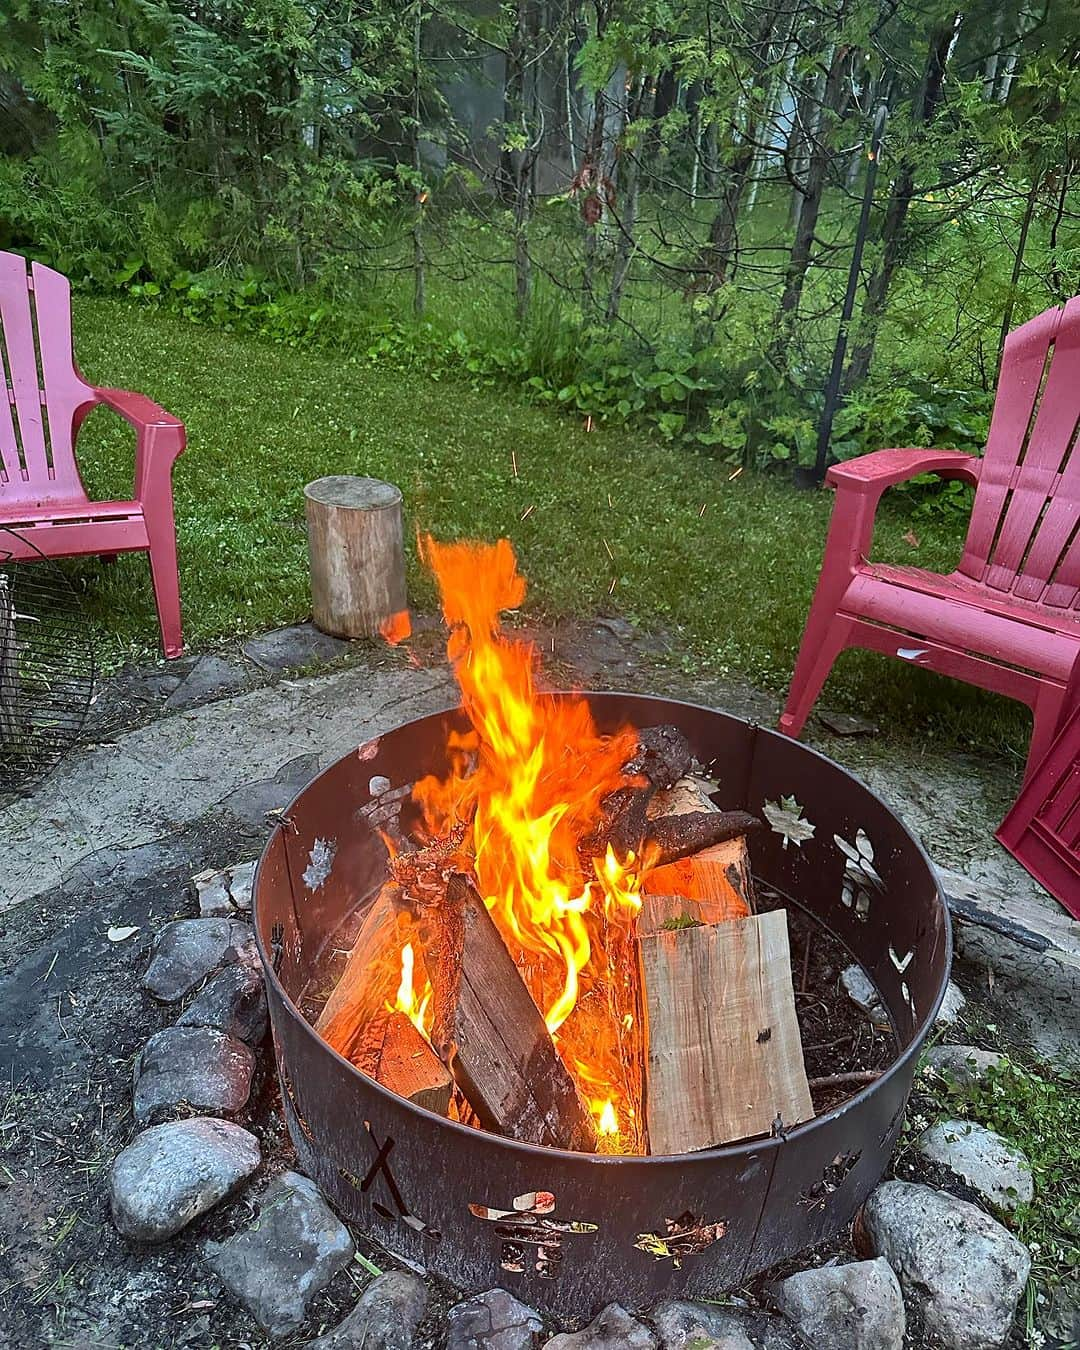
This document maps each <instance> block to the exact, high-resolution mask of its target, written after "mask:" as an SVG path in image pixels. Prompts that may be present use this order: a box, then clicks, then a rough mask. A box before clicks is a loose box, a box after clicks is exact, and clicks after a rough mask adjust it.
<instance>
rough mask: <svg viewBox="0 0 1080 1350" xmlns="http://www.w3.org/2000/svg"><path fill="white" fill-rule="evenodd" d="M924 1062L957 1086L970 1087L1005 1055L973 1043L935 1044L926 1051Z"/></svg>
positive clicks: (999, 1062)
mask: <svg viewBox="0 0 1080 1350" xmlns="http://www.w3.org/2000/svg"><path fill="white" fill-rule="evenodd" d="M926 1063H927V1066H928V1068H930V1069H931V1070H932V1071H933V1072H934V1073H936V1074H937V1075H938V1076H939V1077H941V1078H944V1079H945V1080H946V1081H947V1082H948V1083H949V1084H950V1085H953V1086H955V1087H959V1088H966V1087H971V1086H972V1085H973V1084H975V1083H979V1082H982V1080H983V1079H984V1078H985V1077H986V1076H987V1074H989V1073H990V1071H991V1070H992V1069H998V1068H1000V1067H1001V1065H1002V1064H1004V1063H1005V1056H1004V1055H999V1054H997V1053H996V1052H995V1051H993V1050H979V1049H978V1048H977V1047H976V1046H974V1045H935V1046H933V1047H932V1048H931V1049H929V1050H927V1052H926Z"/></svg>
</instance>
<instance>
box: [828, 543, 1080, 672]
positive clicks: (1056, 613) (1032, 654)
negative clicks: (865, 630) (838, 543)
mask: <svg viewBox="0 0 1080 1350" xmlns="http://www.w3.org/2000/svg"><path fill="white" fill-rule="evenodd" d="M839 610H840V612H841V613H842V614H846V615H849V616H851V617H852V618H861V619H868V620H870V621H871V622H873V623H875V624H881V625H885V626H886V627H889V628H895V629H897V630H898V631H900V632H902V633H907V634H910V635H911V636H912V637H915V638H923V639H924V640H927V641H929V642H930V643H931V644H933V643H946V644H948V645H949V646H951V647H954V648H956V649H957V650H959V651H966V652H976V653H978V654H979V655H981V656H986V657H989V658H991V659H992V660H994V661H996V662H998V663H1003V664H1007V665H1010V666H1015V667H1017V668H1018V669H1021V670H1032V671H1038V672H1039V673H1041V674H1044V675H1048V676H1050V677H1051V678H1052V679H1054V680H1059V681H1061V682H1062V683H1065V682H1066V681H1067V680H1068V678H1069V673H1070V671H1071V669H1072V663H1073V661H1074V660H1075V659H1076V657H1077V655H1078V652H1080V616H1078V615H1077V614H1076V612H1075V611H1073V610H1062V609H1055V608H1053V607H1051V606H1049V605H1039V604H1036V603H1033V602H1032V601H1027V600H1018V599H1017V598H1016V597H1015V596H1012V595H1007V594H1003V593H1002V592H1001V591H995V590H991V589H990V588H989V587H988V586H983V585H981V584H980V583H979V582H977V581H973V580H972V579H971V578H970V577H966V576H963V575H962V574H959V573H956V572H953V573H951V574H949V575H948V576H942V575H940V574H939V573H937V572H928V571H925V570H924V569H922V568H919V567H904V566H894V565H891V564H886V563H865V564H863V565H862V566H861V567H859V568H857V569H856V572H855V575H854V577H853V578H852V580H851V583H850V584H849V586H848V588H847V591H846V592H845V594H844V598H843V600H842V601H841V603H840V606H839Z"/></svg>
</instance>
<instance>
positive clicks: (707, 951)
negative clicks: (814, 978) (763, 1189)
mask: <svg viewBox="0 0 1080 1350" xmlns="http://www.w3.org/2000/svg"><path fill="white" fill-rule="evenodd" d="M638 950H639V953H640V961H641V989H642V1005H643V1010H644V1014H645V1035H646V1079H647V1089H646V1099H645V1105H646V1121H647V1124H648V1132H649V1148H650V1151H651V1152H652V1153H653V1154H673V1153H686V1152H690V1151H692V1150H694V1149H701V1148H709V1147H712V1146H714V1145H717V1144H723V1143H728V1142H730V1141H732V1140H736V1139H748V1138H751V1137H753V1136H755V1135H762V1134H768V1133H769V1132H770V1130H772V1129H773V1128H774V1126H777V1125H778V1124H779V1126H790V1125H794V1124H797V1123H798V1122H799V1121H802V1120H809V1119H810V1117H811V1116H812V1115H813V1114H814V1108H813V1105H812V1103H811V1100H810V1090H809V1087H808V1086H807V1082H806V1069H805V1067H804V1065H803V1055H802V1044H801V1042H800V1039H799V1026H798V1021H797V1020H796V1016H795V994H794V989H793V987H792V980H791V957H790V952H789V948H788V936H787V915H786V914H785V913H784V911H783V910H773V911H771V912H770V913H768V914H760V915H750V916H748V917H747V918H743V919H735V920H732V921H731V922H729V923H718V924H707V923H706V924H699V925H697V926H695V927H690V928H677V929H673V930H663V929H661V930H660V931H657V932H653V933H645V934H644V935H643V936H641V937H640V938H639V943H638Z"/></svg>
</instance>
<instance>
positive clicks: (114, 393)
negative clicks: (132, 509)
mask: <svg viewBox="0 0 1080 1350" xmlns="http://www.w3.org/2000/svg"><path fill="white" fill-rule="evenodd" d="M94 393H95V394H96V396H97V401H98V402H99V403H103V404H104V405H105V407H106V408H111V409H112V410H113V412H115V413H119V415H120V416H121V417H122V418H123V419H124V421H125V422H128V423H130V424H131V426H133V427H134V428H135V433H136V437H137V439H136V442H135V497H136V499H137V500H138V501H142V500H143V498H144V497H145V495H146V493H147V490H148V489H149V488H150V487H151V486H152V484H153V483H154V481H155V479H156V476H157V474H159V473H161V472H162V471H164V473H165V474H166V476H167V475H169V474H171V472H172V466H173V464H174V462H175V461H176V458H177V456H178V455H180V454H182V453H183V450H184V447H185V445H186V444H187V433H186V432H185V430H184V424H183V422H181V421H180V419H179V418H178V417H174V416H173V415H172V413H168V412H166V411H165V409H164V408H162V407H159V406H158V404H156V403H155V402H154V400H153V399H151V398H147V397H146V395H145V394H133V393H129V392H128V391H127V390H126V389H95V390H94ZM166 481H167V480H166Z"/></svg>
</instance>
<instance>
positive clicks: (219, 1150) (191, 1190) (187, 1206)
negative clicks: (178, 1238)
mask: <svg viewBox="0 0 1080 1350" xmlns="http://www.w3.org/2000/svg"><path fill="white" fill-rule="evenodd" d="M260 1161H261V1154H260V1152H259V1142H258V1140H257V1139H256V1138H255V1136H254V1135H253V1134H249V1133H248V1131H247V1130H244V1129H241V1128H240V1126H239V1125H234V1124H233V1123H232V1122H231V1121H228V1120H214V1119H208V1118H205V1117H204V1118H201V1119H196V1120H176V1121H172V1122H170V1123H169V1124H167V1125H155V1126H153V1127H152V1128H151V1129H148V1130H143V1132H142V1134H140V1135H138V1136H137V1137H136V1138H135V1139H133V1140H132V1141H131V1143H130V1144H128V1146H127V1148H125V1149H124V1150H123V1151H122V1152H121V1153H120V1154H119V1155H118V1157H117V1159H116V1161H115V1162H114V1163H113V1165H112V1170H111V1172H110V1173H109V1203H110V1206H111V1208H112V1216H113V1222H114V1223H115V1224H116V1226H117V1228H118V1229H119V1230H120V1232H121V1233H123V1235H124V1236H125V1237H127V1238H133V1239H134V1240H135V1241H137V1242H163V1241H164V1240H165V1239H166V1238H170V1237H172V1236H173V1234H174V1233H178V1232H179V1231H180V1229H181V1228H184V1227H186V1226H187V1224H189V1223H190V1222H191V1221H192V1219H197V1218H198V1217H199V1215H200V1214H205V1213H206V1211H207V1210H208V1209H212V1208H213V1206H214V1205H216V1204H217V1203H218V1202H219V1201H220V1200H224V1199H225V1197H226V1196H228V1195H231V1194H232V1193H233V1191H235V1190H236V1188H237V1187H238V1186H239V1185H240V1184H241V1183H242V1182H244V1181H246V1180H247V1178H248V1177H249V1176H251V1174H252V1172H254V1171H255V1169H256V1168H257V1167H258V1165H259V1163H260Z"/></svg>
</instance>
